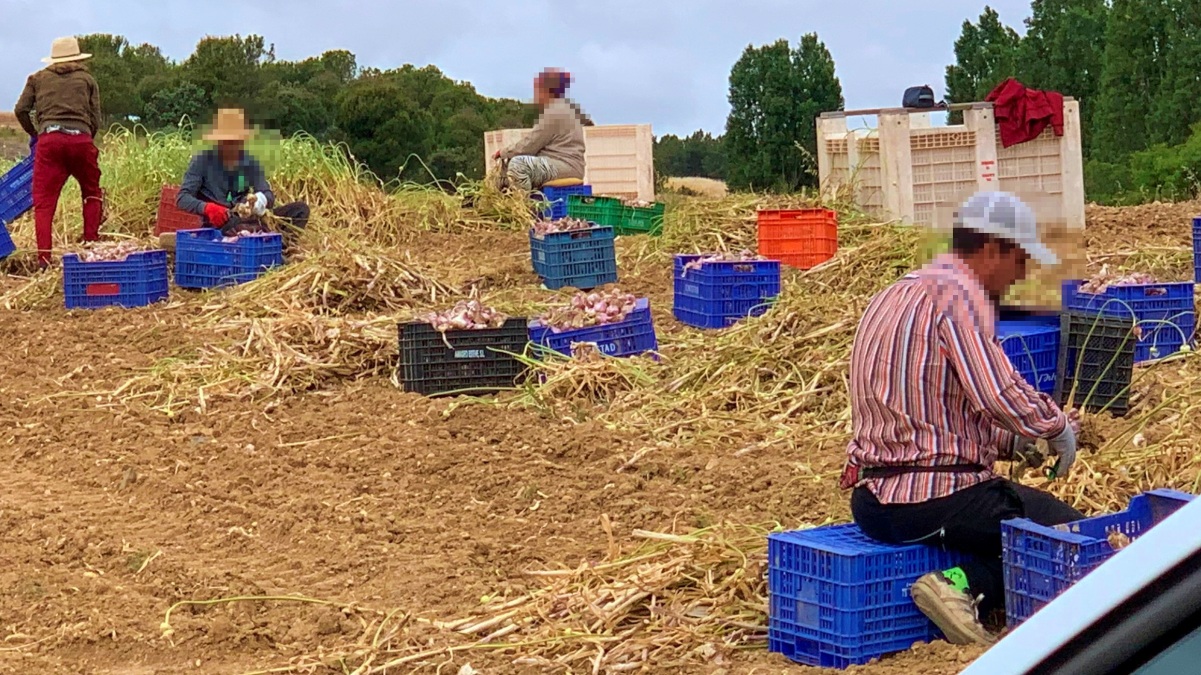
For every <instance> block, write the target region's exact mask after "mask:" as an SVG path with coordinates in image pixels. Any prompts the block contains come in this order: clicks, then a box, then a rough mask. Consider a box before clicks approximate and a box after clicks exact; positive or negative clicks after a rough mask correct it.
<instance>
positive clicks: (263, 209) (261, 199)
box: [254, 192, 267, 218]
mask: <svg viewBox="0 0 1201 675" xmlns="http://www.w3.org/2000/svg"><path fill="white" fill-rule="evenodd" d="M254 215H256V216H258V217H260V218H261V217H262V216H265V215H267V195H265V194H263V193H262V192H256V193H254Z"/></svg>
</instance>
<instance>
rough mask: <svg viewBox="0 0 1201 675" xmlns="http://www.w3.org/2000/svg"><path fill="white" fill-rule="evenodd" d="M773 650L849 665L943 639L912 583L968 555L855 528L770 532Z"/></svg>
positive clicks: (821, 663) (814, 662)
mask: <svg viewBox="0 0 1201 675" xmlns="http://www.w3.org/2000/svg"><path fill="white" fill-rule="evenodd" d="M767 555H768V561H767V564H768V580H767V583H768V596H769V603H768V604H769V609H768V612H769V613H768V648H769V649H770V650H771V651H772V652H776V653H779V654H783V655H784V656H786V657H788V658H789V659H792V660H793V661H796V662H797V663H803V664H805V665H810V666H816V667H819V668H846V667H849V666H852V665H859V664H864V663H867V662H869V661H871V660H872V659H875V658H878V657H880V656H884V655H886V654H892V653H895V652H900V651H905V650H907V649H909V648H910V647H912V646H913V644H914V643H916V642H929V641H930V640H933V639H936V638H937V637H939V634H938V630H937V628H935V626H934V624H933V623H931V622H930V620H929V619H927V618H926V617H925V615H923V614H922V613H921V611H920V610H918V608H917V606H916V605H915V604H913V600H912V599H911V598H910V596H909V587H910V586H912V585H913V582H915V581H917V580H918V579H919V578H920V577H922V576H923V575H925V574H928V573H930V572H936V571H940V570H945V569H949V568H951V567H955V566H957V565H958V564H959V563H960V562H962V561H963V559H964V558H963V556H961V555H959V554H955V553H951V552H947V551H944V550H942V549H939V548H935V547H932V546H890V545H888V544H882V543H880V542H877V541H875V540H873V539H870V538H868V537H867V536H866V535H864V534H863V532H862V531H860V529H859V528H858V527H857V526H855V525H833V526H829V527H819V528H814V529H811V530H799V531H795V532H779V533H774V534H771V535H769V536H768V542H767Z"/></svg>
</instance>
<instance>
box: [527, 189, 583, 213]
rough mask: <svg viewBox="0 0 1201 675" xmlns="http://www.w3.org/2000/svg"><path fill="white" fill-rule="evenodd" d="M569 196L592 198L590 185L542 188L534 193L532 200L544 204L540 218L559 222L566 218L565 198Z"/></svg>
mask: <svg viewBox="0 0 1201 675" xmlns="http://www.w3.org/2000/svg"><path fill="white" fill-rule="evenodd" d="M571 195H583V196H585V197H590V196H592V186H591V185H567V186H564V187H552V186H549V185H547V186H544V187H542V188H540V189H539V190H538V192H535V193H534V200H535V201H540V202H546V203H545V204H543V205H542V217H543V218H546V219H547V220H559V219H560V218H566V217H567V198H568V197H570V196H571Z"/></svg>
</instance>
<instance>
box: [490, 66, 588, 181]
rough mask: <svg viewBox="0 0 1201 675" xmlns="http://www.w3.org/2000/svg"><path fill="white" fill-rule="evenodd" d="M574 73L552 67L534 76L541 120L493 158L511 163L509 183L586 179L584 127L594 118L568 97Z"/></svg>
mask: <svg viewBox="0 0 1201 675" xmlns="http://www.w3.org/2000/svg"><path fill="white" fill-rule="evenodd" d="M570 85H571V74H570V73H567V72H564V71H561V70H555V69H551V68H548V69H546V70H544V71H542V73H541V74H540V75H538V77H536V78H535V79H534V104H535V105H537V106H538V108H539V109H540V110H541V114H540V116H539V117H538V123H537V124H536V125H534V128H533V130H532V131H530V133H529V134H528V135H527V136H526V137H525V138H523V139H522V140H521V141H520V142H518V143H516V144H514V145H512V146H511V147H508V148H505V149H503V150H497V151H496V152H495V153H494V154H493V155H492V158H493V159H495V160H503V161H504V162H507V163H508V168H507V172H506V176H505V178H506V179H507V185H509V186H512V187H514V188H517V189H521V190H525V191H527V192H529V191H531V190H537V189H539V188H542V187H551V186H554V187H564V186H569V185H582V184H583V183H584V127H585V126H592V120H590V119H588V117H587V116H586V115H584V113H583V112H581V111H580V109H579V108H578V107H577V106H576V104H575V103H573V102H571V101H570V100H568V99H567V98H566V94H567V88H568V87H569V86H570Z"/></svg>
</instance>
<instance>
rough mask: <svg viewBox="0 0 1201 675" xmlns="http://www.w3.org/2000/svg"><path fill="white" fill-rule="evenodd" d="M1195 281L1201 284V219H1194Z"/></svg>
mask: <svg viewBox="0 0 1201 675" xmlns="http://www.w3.org/2000/svg"><path fill="white" fill-rule="evenodd" d="M1193 281H1194V282H1196V283H1199V284H1201V217H1197V218H1193Z"/></svg>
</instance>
